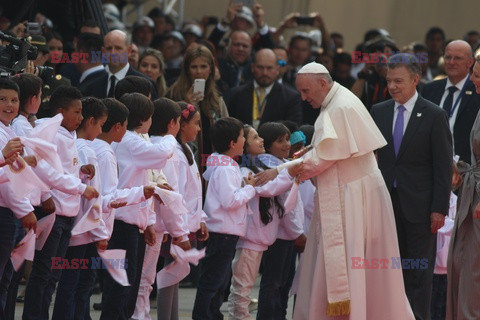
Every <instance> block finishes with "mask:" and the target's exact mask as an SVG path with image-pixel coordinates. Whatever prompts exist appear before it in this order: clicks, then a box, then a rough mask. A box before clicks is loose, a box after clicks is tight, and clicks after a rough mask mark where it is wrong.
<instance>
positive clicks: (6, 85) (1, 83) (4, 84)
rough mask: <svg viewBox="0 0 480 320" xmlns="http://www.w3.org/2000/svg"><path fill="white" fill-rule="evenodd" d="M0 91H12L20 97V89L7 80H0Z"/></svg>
mask: <svg viewBox="0 0 480 320" xmlns="http://www.w3.org/2000/svg"><path fill="white" fill-rule="evenodd" d="M1 89H5V90H14V91H16V92H17V93H18V94H19V95H20V88H19V87H18V84H16V83H15V82H14V81H12V80H11V79H9V78H0V90H1Z"/></svg>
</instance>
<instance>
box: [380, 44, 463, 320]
mask: <svg viewBox="0 0 480 320" xmlns="http://www.w3.org/2000/svg"><path fill="white" fill-rule="evenodd" d="M420 77H421V70H420V66H419V64H418V58H417V57H415V56H413V55H411V54H405V53H400V54H396V55H394V56H392V57H390V59H389V63H388V71H387V85H388V91H389V93H390V95H391V96H392V99H391V100H388V101H384V102H382V103H379V104H376V105H374V106H373V107H372V111H371V113H372V117H373V119H374V121H375V123H376V124H377V126H378V128H379V129H380V131H381V132H382V134H383V136H384V137H385V140H387V143H388V144H387V145H386V146H385V147H383V148H381V149H379V150H378V151H377V155H378V165H379V168H380V170H381V171H382V174H383V178H384V179H385V183H386V185H387V188H388V189H389V191H390V195H391V198H392V204H393V209H394V213H395V222H396V226H397V236H398V242H399V246H400V256H401V259H402V260H401V263H402V268H403V275H404V283H405V290H406V293H407V297H408V300H409V301H410V305H411V306H412V309H413V312H414V314H415V318H416V319H422V320H429V319H430V298H431V292H432V278H433V268H434V265H435V255H436V235H435V234H436V232H437V230H438V229H440V228H441V227H442V226H443V224H444V219H445V215H446V214H447V213H448V208H449V199H450V190H451V181H452V162H453V160H452V157H453V154H452V153H453V151H452V137H451V133H450V128H449V125H448V120H447V115H446V112H445V111H444V110H443V109H441V108H439V107H438V106H437V105H435V104H433V103H431V102H430V101H428V100H426V99H424V98H422V97H421V96H420V95H419V94H418V93H417V91H416V86H417V84H418V81H419V79H420Z"/></svg>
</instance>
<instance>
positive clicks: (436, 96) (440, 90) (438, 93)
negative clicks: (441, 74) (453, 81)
mask: <svg viewBox="0 0 480 320" xmlns="http://www.w3.org/2000/svg"><path fill="white" fill-rule="evenodd" d="M446 85H447V79H442V80H440V81H439V82H438V85H437V87H436V88H435V92H434V93H433V95H432V100H431V101H432V102H433V103H435V104H436V105H437V106H439V105H440V102H441V101H442V97H443V94H444V92H445V86H446Z"/></svg>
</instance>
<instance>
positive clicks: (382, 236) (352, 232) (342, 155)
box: [294, 83, 414, 320]
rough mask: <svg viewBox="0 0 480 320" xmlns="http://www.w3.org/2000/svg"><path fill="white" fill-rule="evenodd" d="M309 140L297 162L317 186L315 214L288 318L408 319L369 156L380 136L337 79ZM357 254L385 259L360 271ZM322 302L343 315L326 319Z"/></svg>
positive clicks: (392, 238) (389, 218)
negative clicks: (306, 147) (310, 141)
mask: <svg viewBox="0 0 480 320" xmlns="http://www.w3.org/2000/svg"><path fill="white" fill-rule="evenodd" d="M312 144H313V146H314V148H313V149H312V150H311V151H310V152H308V153H307V154H306V155H305V156H304V160H303V162H304V168H305V170H306V171H307V172H311V176H312V177H313V181H314V183H315V185H316V187H317V191H316V195H315V212H314V216H313V218H312V222H311V225H310V231H309V234H308V241H307V245H306V248H305V253H304V258H303V259H304V260H303V263H302V266H301V269H300V271H299V272H300V283H299V289H298V296H297V300H296V301H297V302H296V306H295V313H294V319H295V320H307V319H334V320H338V319H365V320H372V319H375V320H376V319H395V320H403V319H414V316H413V313H412V310H411V308H410V305H409V303H408V300H407V297H406V295H405V289H404V285H403V276H402V270H401V267H399V264H395V263H394V264H392V259H397V260H394V261H396V262H398V259H399V257H400V254H399V248H398V242H397V233H396V228H395V219H394V215H393V208H392V204H391V200H390V195H389V193H388V190H387V188H386V186H385V183H384V180H383V177H382V174H381V172H380V170H379V169H378V166H377V163H376V160H375V156H374V153H373V152H374V151H375V150H376V149H379V148H381V147H382V146H384V145H385V144H386V141H385V139H384V138H383V136H382V134H381V133H380V131H379V130H378V128H377V127H376V125H375V123H374V122H373V120H372V118H371V117H370V115H369V113H368V111H367V109H366V108H365V106H364V105H363V104H362V102H361V101H360V100H359V99H358V98H357V97H356V96H354V95H353V94H352V93H351V92H350V91H349V90H347V89H346V88H344V87H342V86H341V85H339V84H337V83H334V85H333V87H332V88H331V90H330V91H329V93H328V95H327V96H326V98H325V100H324V102H323V104H322V106H321V112H320V115H319V117H318V118H317V120H316V122H315V133H314V137H313V140H312ZM363 259H366V261H367V262H368V263H369V266H372V264H374V263H375V261H376V262H380V261H382V260H380V259H386V260H383V261H384V262H383V265H382V264H381V263H379V264H378V266H375V265H373V268H371V269H368V268H364V267H363V265H362V264H363V261H364V260H363ZM375 259H376V260H375ZM382 266H386V268H385V269H383V268H382ZM348 303H350V313H349V314H348V311H346V312H345V307H346V308H347V309H348ZM327 307H328V308H329V312H332V311H333V312H337V313H338V312H339V313H340V314H342V313H343V315H340V316H335V317H329V316H327ZM342 308H343V312H342V310H341V309H342ZM330 314H332V313H330Z"/></svg>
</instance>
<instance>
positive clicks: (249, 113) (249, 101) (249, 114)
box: [241, 82, 256, 124]
mask: <svg viewBox="0 0 480 320" xmlns="http://www.w3.org/2000/svg"><path fill="white" fill-rule="evenodd" d="M254 91H255V87H254V86H253V82H250V84H249V86H248V90H247V91H246V92H248V93H249V94H246V99H245V106H247V107H246V108H243V107H241V110H243V112H242V113H243V115H244V118H243V119H245V120H246V121H248V123H250V124H251V123H252V119H253V95H254V94H256V93H255V92H254Z"/></svg>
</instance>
